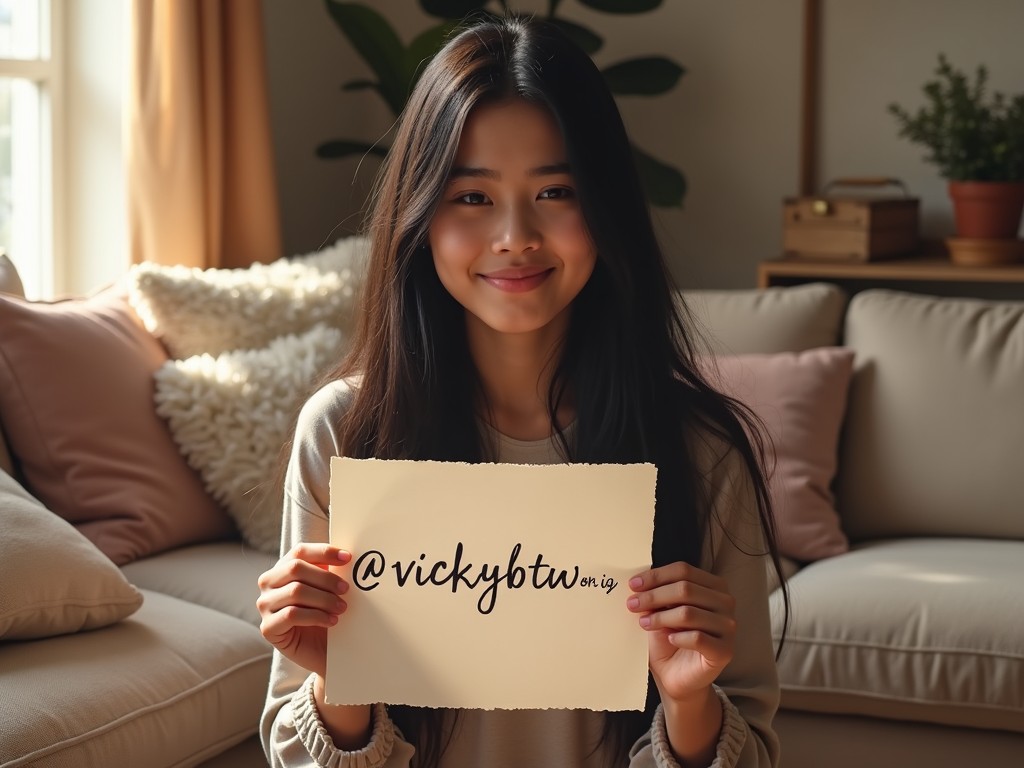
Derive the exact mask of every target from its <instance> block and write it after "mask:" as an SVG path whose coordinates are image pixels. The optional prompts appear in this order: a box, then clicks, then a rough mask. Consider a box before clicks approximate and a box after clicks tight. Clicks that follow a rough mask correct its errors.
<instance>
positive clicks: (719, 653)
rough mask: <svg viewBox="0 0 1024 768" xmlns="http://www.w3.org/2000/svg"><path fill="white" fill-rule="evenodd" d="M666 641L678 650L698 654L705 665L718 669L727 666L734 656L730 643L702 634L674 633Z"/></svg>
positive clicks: (694, 632) (693, 632)
mask: <svg viewBox="0 0 1024 768" xmlns="http://www.w3.org/2000/svg"><path fill="white" fill-rule="evenodd" d="M668 641H669V642H670V643H671V644H672V645H673V646H675V647H676V648H679V649H680V650H686V651H694V652H695V653H699V654H700V655H701V656H703V657H704V662H705V663H706V664H708V665H709V666H711V667H715V668H718V669H720V668H722V667H725V666H727V665H728V664H729V662H730V661H732V657H733V655H734V654H733V646H732V644H731V643H729V642H727V641H725V640H722V639H721V638H717V637H713V636H711V635H708V634H706V633H704V632H696V631H692V632H675V633H673V634H670V635H669V636H668Z"/></svg>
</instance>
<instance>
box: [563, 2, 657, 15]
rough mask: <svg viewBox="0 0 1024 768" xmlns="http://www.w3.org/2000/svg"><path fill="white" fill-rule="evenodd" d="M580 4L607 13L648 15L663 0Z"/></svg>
mask: <svg viewBox="0 0 1024 768" xmlns="http://www.w3.org/2000/svg"><path fill="white" fill-rule="evenodd" d="M580 3H581V4H582V5H585V6H587V7H588V8H593V9H594V10H595V11H604V12H605V13H647V11H653V10H654V9H655V8H657V7H658V6H659V5H661V0H580Z"/></svg>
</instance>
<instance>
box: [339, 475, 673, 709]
mask: <svg viewBox="0 0 1024 768" xmlns="http://www.w3.org/2000/svg"><path fill="white" fill-rule="evenodd" d="M656 477H657V470H656V468H655V466H654V465H652V464H628V465H624V464H568V465H566V464H559V465H550V466H547V465H546V466H536V465H511V464H463V463H447V462H431V461H383V460H373V459H369V460H356V459H348V458H339V457H334V458H333V459H332V460H331V543H332V544H334V545H336V546H339V547H342V548H344V549H346V550H348V551H350V552H352V553H353V561H352V563H350V564H349V565H346V566H343V567H339V568H336V569H334V570H335V571H336V572H337V573H339V574H341V575H342V576H343V577H344V578H345V579H346V580H348V582H349V584H350V589H349V591H348V593H347V594H346V595H345V600H346V601H347V602H348V610H347V611H346V612H345V613H343V614H342V615H341V617H340V620H339V621H338V624H337V625H335V626H334V627H332V628H331V629H330V630H329V631H328V648H327V686H326V694H327V701H328V702H330V703H332V704H366V703H373V702H384V703H387V704H410V705H415V706H425V707H455V708H478V709H549V708H551V709H555V708H557V709H593V710H628V709H632V710H640V709H643V707H644V702H645V699H646V696H647V637H646V633H645V632H644V630H643V629H642V628H641V627H640V626H639V624H638V623H637V617H636V615H635V614H632V613H630V612H629V611H628V610H627V609H626V599H627V598H628V596H629V586H628V581H629V579H630V577H632V576H633V575H635V574H636V573H638V572H640V571H642V570H644V569H645V568H648V567H650V558H651V540H652V536H653V528H654V495H655V483H656Z"/></svg>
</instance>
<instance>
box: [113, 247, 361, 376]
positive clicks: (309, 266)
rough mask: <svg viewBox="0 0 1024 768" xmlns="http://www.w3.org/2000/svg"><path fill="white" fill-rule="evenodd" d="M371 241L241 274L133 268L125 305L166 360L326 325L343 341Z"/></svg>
mask: <svg viewBox="0 0 1024 768" xmlns="http://www.w3.org/2000/svg"><path fill="white" fill-rule="evenodd" d="M368 247H369V240H368V239H367V238H365V237H361V236H355V237H344V238H341V239H340V240H338V241H337V242H336V243H334V245H332V246H329V247H328V248H324V249H323V250H321V251H318V252H316V253H312V254H306V255H303V256H296V257H293V258H288V259H279V260H277V261H275V262H272V263H270V264H254V265H252V266H251V267H245V268H241V269H195V268H189V267H182V266H171V267H168V266H162V265H158V264H152V263H148V262H147V263H144V264H137V265H135V266H133V267H132V268H131V270H130V271H129V275H128V290H129V299H130V301H131V304H132V307H133V308H134V309H135V311H136V312H137V313H138V315H139V317H141V318H142V320H143V322H144V323H145V324H146V328H147V330H149V332H150V333H152V334H153V335H155V336H156V337H157V338H159V339H160V340H161V341H162V342H163V344H164V346H165V347H166V348H167V350H168V352H169V353H170V356H171V357H173V358H176V359H179V360H182V359H185V358H187V357H191V356H193V355H199V354H203V353H207V354H211V355H218V354H220V353H221V352H226V351H228V350H232V349H256V348H259V347H264V346H266V345H267V344H268V343H269V342H270V340H271V339H274V338H276V337H278V336H283V335H285V334H289V333H301V332H302V331H305V330H307V329H308V328H310V327H312V326H313V325H314V324H316V323H326V324H327V325H330V326H333V327H335V328H340V329H341V330H343V331H345V332H346V334H348V333H349V332H350V331H351V326H352V324H353V319H354V314H355V313H354V309H355V307H354V304H355V299H356V296H357V294H358V293H359V290H360V287H361V284H362V278H363V272H364V270H363V266H364V264H365V257H366V253H367V250H368Z"/></svg>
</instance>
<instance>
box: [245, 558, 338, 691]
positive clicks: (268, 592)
mask: <svg viewBox="0 0 1024 768" xmlns="http://www.w3.org/2000/svg"><path fill="white" fill-rule="evenodd" d="M351 559H352V555H351V554H349V553H348V552H345V551H344V550H341V549H338V547H332V546H330V545H329V544H311V543H302V544H296V545H295V546H294V547H292V548H291V550H290V551H289V552H288V553H287V554H286V555H284V557H282V558H281V559H280V560H278V561H277V563H276V564H275V565H274V567H273V568H271V569H270V570H269V571H266V572H264V573H262V574H261V575H260V577H259V580H258V583H259V587H260V596H259V598H257V600H256V607H257V608H258V609H259V612H260V617H261V621H260V632H261V633H262V635H263V637H264V638H266V640H267V642H269V643H270V644H271V645H273V646H274V647H275V648H276V649H277V650H278V651H280V652H281V654H282V655H283V656H285V657H287V658H288V659H291V660H292V661H293V662H295V663H296V664H298V665H299V666H300V667H302V668H304V669H308V670H309V671H310V672H315V673H316V674H318V675H319V676H320V677H321V678H322V677H324V675H325V671H326V667H327V628H328V627H332V626H334V625H335V624H337V623H338V616H340V615H341V614H342V613H344V611H345V608H346V603H345V601H344V600H343V599H342V597H341V596H342V595H344V594H345V593H346V592H347V591H348V582H346V581H345V580H344V579H343V578H341V576H338V575H337V574H335V573H331V571H329V570H327V567H328V566H332V565H346V564H347V563H349V562H350V561H351Z"/></svg>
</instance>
